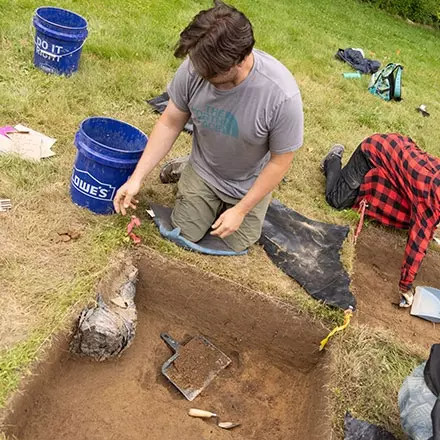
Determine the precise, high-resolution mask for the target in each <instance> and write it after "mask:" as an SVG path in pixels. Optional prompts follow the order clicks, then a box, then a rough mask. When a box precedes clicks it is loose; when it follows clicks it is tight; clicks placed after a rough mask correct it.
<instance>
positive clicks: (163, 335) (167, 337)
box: [160, 333, 180, 352]
mask: <svg viewBox="0 0 440 440" xmlns="http://www.w3.org/2000/svg"><path fill="white" fill-rule="evenodd" d="M160 337H161V338H162V339H163V340H164V341H165V342H166V343H167V344H168V345H169V346H170V347H171V348H172V349H173V350H174V351H176V352H177V351H178V350H179V348H180V344H179V343H178V342H177V341H176V340H174V339H173V338H172V337H171V336H170V335H169V334H168V333H161V334H160Z"/></svg>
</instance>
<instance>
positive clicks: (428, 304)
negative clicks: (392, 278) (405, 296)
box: [411, 286, 440, 323]
mask: <svg viewBox="0 0 440 440" xmlns="http://www.w3.org/2000/svg"><path fill="white" fill-rule="evenodd" d="M411 315H413V316H417V317H419V318H422V319H426V320H427V321H431V322H434V323H437V322H440V290H439V289H435V288H434V287H426V286H423V287H422V286H417V287H416V293H415V294H414V302H413V304H412V307H411Z"/></svg>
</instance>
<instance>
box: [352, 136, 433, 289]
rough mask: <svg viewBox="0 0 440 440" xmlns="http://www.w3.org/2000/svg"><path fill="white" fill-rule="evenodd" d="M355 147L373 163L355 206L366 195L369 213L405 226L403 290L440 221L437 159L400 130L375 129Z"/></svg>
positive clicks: (409, 281) (409, 286) (412, 277)
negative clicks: (406, 234)
mask: <svg viewBox="0 0 440 440" xmlns="http://www.w3.org/2000/svg"><path fill="white" fill-rule="evenodd" d="M360 148H361V149H362V151H363V152H364V153H365V155H366V156H367V157H368V158H369V159H370V162H371V164H372V166H373V168H372V169H371V170H370V171H369V172H368V173H367V174H366V175H365V178H364V180H363V182H362V185H361V187H360V191H359V197H358V199H357V201H356V206H359V204H360V202H361V201H362V200H363V199H366V200H367V202H368V207H367V208H366V211H365V213H366V214H367V215H368V216H369V217H372V218H373V219H375V220H377V221H379V222H380V223H383V224H384V225H387V226H392V227H395V228H399V229H409V236H408V242H407V245H406V249H405V258H404V260H403V264H402V269H401V277H400V283H399V286H400V289H401V290H402V291H407V290H409V289H410V288H411V287H412V283H413V281H414V279H415V277H416V275H417V271H418V270H419V267H420V264H421V262H422V260H423V257H424V256H425V254H426V250H427V249H428V245H429V242H430V241H431V240H432V238H433V236H434V232H435V229H436V227H437V225H438V223H439V221H440V159H437V158H435V157H433V156H430V155H429V154H427V153H425V152H423V151H422V150H420V149H419V148H418V147H417V145H416V144H415V143H414V142H413V141H412V140H411V139H410V138H408V137H404V136H402V135H400V134H375V135H373V136H371V137H369V138H367V139H365V140H364V141H363V142H362V143H361V144H360Z"/></svg>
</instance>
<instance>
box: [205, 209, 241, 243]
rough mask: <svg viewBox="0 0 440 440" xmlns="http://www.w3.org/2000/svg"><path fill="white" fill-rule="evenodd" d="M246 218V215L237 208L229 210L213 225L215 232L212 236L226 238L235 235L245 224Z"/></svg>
mask: <svg viewBox="0 0 440 440" xmlns="http://www.w3.org/2000/svg"><path fill="white" fill-rule="evenodd" d="M244 217H245V214H244V213H242V212H241V211H240V210H239V209H238V208H237V207H236V206H234V207H233V208H229V209H227V210H226V211H225V212H224V213H223V214H222V215H221V216H220V217H219V218H218V219H217V220H216V221H215V223H214V224H213V225H212V229H214V231H212V232H211V235H216V236H218V237H220V238H225V237H227V236H228V235H231V234H233V233H234V232H235V231H237V230H238V228H239V227H240V226H241V224H242V223H243V220H244Z"/></svg>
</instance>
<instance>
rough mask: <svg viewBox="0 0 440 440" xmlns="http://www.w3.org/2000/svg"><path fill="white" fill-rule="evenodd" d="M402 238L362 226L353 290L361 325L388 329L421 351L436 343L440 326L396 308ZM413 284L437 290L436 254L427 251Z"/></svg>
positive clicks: (438, 262)
mask: <svg viewBox="0 0 440 440" xmlns="http://www.w3.org/2000/svg"><path fill="white" fill-rule="evenodd" d="M405 244H406V237H405V236H404V235H403V234H397V233H395V232H393V231H389V230H387V229H385V228H379V227H375V226H369V227H368V228H367V227H366V228H365V229H364V230H363V232H362V234H361V236H360V239H359V241H358V244H357V246H356V262H355V266H354V277H353V287H354V291H355V295H356V299H357V304H358V312H357V317H358V320H359V321H360V322H361V323H366V324H369V325H373V326H378V327H382V328H386V329H390V330H392V331H393V332H394V333H395V334H396V336H398V337H399V338H400V339H403V340H411V341H413V342H414V343H417V344H418V345H421V346H423V347H424V348H429V347H430V346H431V345H432V344H433V343H437V342H438V341H439V338H440V326H435V325H434V324H432V323H430V322H428V321H424V320H423V319H420V318H417V317H414V316H411V315H410V314H409V310H408V309H405V310H402V309H398V308H396V307H395V306H394V305H393V304H392V303H396V302H398V301H399V296H398V282H399V278H400V266H401V264H402V261H403V255H404V250H405ZM415 285H419V286H423V285H426V286H432V287H436V288H440V253H438V252H433V251H432V250H428V254H427V255H426V257H425V259H424V260H423V263H422V267H421V269H420V271H419V274H418V276H417V279H416V283H415Z"/></svg>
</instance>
